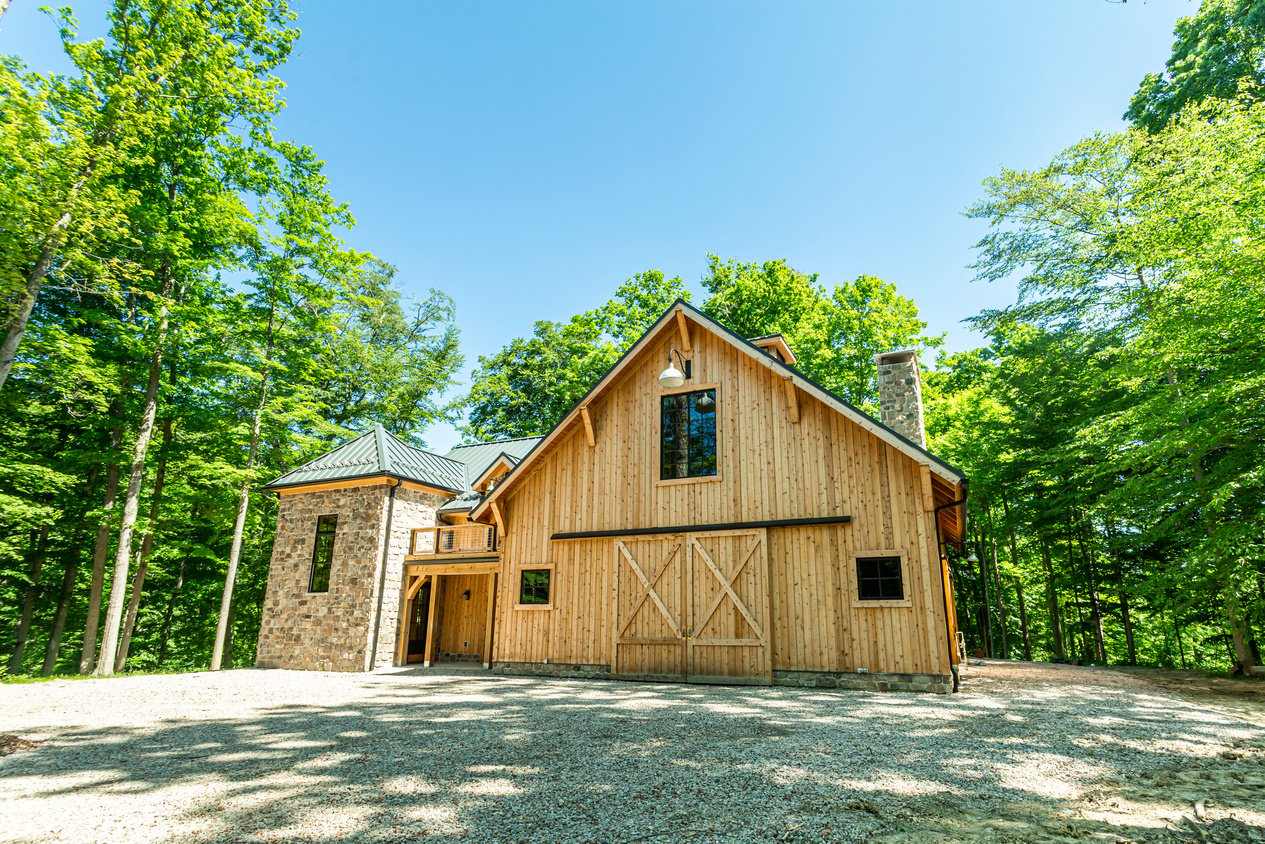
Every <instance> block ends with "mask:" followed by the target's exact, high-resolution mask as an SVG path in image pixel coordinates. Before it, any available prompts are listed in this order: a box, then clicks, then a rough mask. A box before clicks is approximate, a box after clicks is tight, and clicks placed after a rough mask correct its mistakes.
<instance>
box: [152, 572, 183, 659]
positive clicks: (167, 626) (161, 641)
mask: <svg viewBox="0 0 1265 844" xmlns="http://www.w3.org/2000/svg"><path fill="white" fill-rule="evenodd" d="M188 561H189V558H188V556H185V557H181V558H180V571H179V572H178V573H177V574H176V585H175V586H173V587H171V597H170V598H168V599H167V610H166V612H164V613H163V626H162V629H161V630H159V631H158V667H159V668H162V666H163V663H164V662H166V660H167V641H168V639H169V638H170V636H171V618H172V616H173V615H174V614H175V611H176V597H177V596H178V595H179V594H180V587H182V586H184V566H185V563H186V562H188Z"/></svg>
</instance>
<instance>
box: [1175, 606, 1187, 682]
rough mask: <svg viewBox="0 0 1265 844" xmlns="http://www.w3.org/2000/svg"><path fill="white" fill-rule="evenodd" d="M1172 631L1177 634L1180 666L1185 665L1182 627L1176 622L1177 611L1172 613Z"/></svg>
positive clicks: (1183, 666)
mask: <svg viewBox="0 0 1265 844" xmlns="http://www.w3.org/2000/svg"><path fill="white" fill-rule="evenodd" d="M1173 633H1174V635H1176V636H1177V656H1178V657H1179V658H1180V659H1181V661H1182V668H1183V669H1184V668H1185V667H1186V648H1185V646H1184V645H1182V627H1181V625H1180V624H1178V623H1177V613H1176V612H1174V613H1173Z"/></svg>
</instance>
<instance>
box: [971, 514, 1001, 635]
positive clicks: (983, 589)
mask: <svg viewBox="0 0 1265 844" xmlns="http://www.w3.org/2000/svg"><path fill="white" fill-rule="evenodd" d="M976 547H977V548H978V549H979V583H980V640H981V645H982V646H983V648H984V653H985V654H987V655H988V656H989V657H993V656H996V654H995V653H994V652H993V618H992V613H991V612H990V611H989V599H988V555H987V554H986V553H984V526H983V524H982V523H981V524H980V528H979V533H978V534H977V538H976Z"/></svg>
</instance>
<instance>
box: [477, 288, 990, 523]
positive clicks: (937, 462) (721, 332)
mask: <svg viewBox="0 0 1265 844" xmlns="http://www.w3.org/2000/svg"><path fill="white" fill-rule="evenodd" d="M678 311H680V312H683V313H684V314H685V315H686V316H688V317H689V318H690V319H691V320H692V321H693V322H695V323H697V324H698V325H700V326H702V327H703V328H705V329H707V330H709V331H711V332H712V333H713V334H716V335H718V336H719V337H721V338H722V339H724V340H727V341H728V342H729V343H730V345H732V346H733V347H734V348H736V349H738V350H739V351H740V352H742V353H744V354H746V355H747V356H749V357H751V358H752V359H753V360H755V361H757V362H759V363H760V364H761V365H763V366H766V367H768V368H769V369H771V370H773V371H774V372H775V373H777V374H780V375H782V376H783V377H786V378H790V379H791V380H792V382H793V383H794V384H795V386H796V387H798V388H799V389H801V390H803V391H804V392H806V393H808V394H809V395H810V396H813V397H814V398H816V399H817V400H818V401H820V402H822V403H823V404H825V405H826V406H827V407H830V408H833V409H834V410H836V411H838V412H839V413H841V414H843V415H844V416H845V417H847V418H848V419H849V420H851V421H852V422H855V423H856V424H857V425H859V426H860V427H861V428H863V429H865V430H866V431H868V432H869V433H871V434H873V435H875V436H876V437H878V438H879V439H880V440H882V441H884V442H885V443H887V444H888V445H890V446H892V447H893V448H895V449H896V450H897V451H900V452H902V453H903V454H905V455H907V456H908V457H910V458H911V459H913V460H914V461H915V462H917V463H921V464H925V465H926V466H927V467H928V468H929V469H930V470H931V472H932V473H933V474H935V475H938V476H939V477H941V478H943V479H944V480H946V481H948V482H949V483H950V484H954V485H956V484H958V483H961V482H962V481H964V480H965V479H966V475H965V474H964V473H963V472H962V471H961V470H960V469H956V468H954V467H953V466H950V465H949V464H948V463H946V462H944V461H943V460H941V459H940V458H938V457H936V456H935V455H933V454H932V453H931V452H929V451H927V450H926V449H925V448H923V447H922V446H919V445H918V444H916V443H914V442H911V441H910V440H907V439H906V438H905V437H903V436H901V435H900V434H898V433H896V432H895V431H893V430H892V429H891V428H889V427H887V426H886V425H884V424H883V423H882V422H880V421H878V420H877V419H875V418H874V417H872V416H870V415H869V414H868V413H865V412H864V411H862V410H861V409H860V408H858V407H856V406H854V405H852V404H850V403H849V402H847V401H845V400H844V399H842V398H840V397H839V396H837V395H835V394H834V393H832V392H830V390H827V389H826V388H825V387H823V386H821V385H820V384H818V383H817V382H816V381H814V380H812V379H811V378H809V377H808V376H807V375H805V374H804V373H802V372H800V371H799V370H798V369H795V368H794V367H792V366H789V365H788V364H785V363H783V362H782V361H780V360H778V359H777V358H776V357H775V356H773V355H771V354H769V353H768V352H766V351H765V350H764V349H762V348H760V347H759V346H757V345H755V344H754V343H752V342H751V341H749V340H747V339H745V338H743V337H740V336H739V335H738V334H736V333H735V332H734V331H732V330H730V329H729V328H727V327H726V326H724V325H721V324H720V323H719V322H716V321H715V320H714V319H712V318H711V317H709V316H707V315H706V314H704V313H703V312H702V311H700V310H699V309H698V308H695V307H694V306H693V305H691V304H690V303H688V302H686V301H685V300H684V299H677V300H676V301H675V302H673V303H672V304H671V305H670V306H669V307H668V309H667V310H666V311H664V312H663V315H662V316H660V317H659V319H657V320H655V323H654V325H652V326H650V328H648V329H647V330H646V332H645V333H644V334H642V335H641V337H640V338H638V340H637V342H636V343H633V344H632V346H631V347H630V348H629V349H628V351H626V352H624V353H623V354H622V355H621V356H620V358H619V360H617V361H616V362H615V365H614V366H612V367H611V368H610V369H608V370H607V371H606V374H605V375H603V376H602V377H601V378H600V379H598V382H597V383H596V384H594V385H593V387H592V389H590V390H589V391H588V392H587V393H585V394H584V397H583V398H582V399H580V400H579V401H578V402H577V403H576V404H575V406H574V407H573V408H571V410H570V411H569V412H568V413H567V415H566V416H564V417H562V420H561V421H560V422H558V424H557V425H554V426H553V428H552V429H551V430H550V431H549V433H548V434H546V435H545V436H544V437H541V438H539V440H538V442H537V443H536V444H535V445H534V446H533V447H532V449H531V450H530V451H529V452H528V453H527V454H526V456H525V457H524V458H523V459H522V460H521V461H520V462H519V464H518V465H517V466H515V467H514V468H513V469H512V470H510V473H509V474H508V475H507V476H506V477H505V479H504V480H503V481H501V483H500V484H498V485H497V487H496V489H494V490H492V491H491V492H490V493H488V494H487V495H485V496H484V497H483V500H482V501H480V502H479V503H478V504H477V505H476V506H475V507H474V509H473V510H472V511H471V513H470V517H471V518H472V519H478V518H479V517H480V516H482V515H483V513H484V512H485V511H486V510H487V508H488V507H489V505H490V504H491V503H492V502H493V501H495V500H496V499H498V498H499V497H500V496H501V495H503V494H504V493H505V491H506V490H508V489H510V488H511V487H512V486H514V485H515V483H516V482H517V480H518V479H519V478H521V477H523V476H524V475H525V474H526V472H527V469H528V467H530V466H531V465H532V464H533V463H534V462H535V461H536V460H537V459H538V458H539V457H540V456H541V455H542V454H543V453H544V452H545V450H546V449H547V448H548V447H549V444H550V443H552V442H553V441H554V440H556V439H557V438H558V437H559V436H560V435H561V434H562V432H563V431H565V430H566V429H567V428H569V427H570V426H571V424H572V423H573V422H575V421H576V420H577V419H579V417H580V409H581V408H582V407H584V406H585V405H587V404H589V403H590V402H591V401H593V399H595V398H596V397H597V396H598V394H600V393H601V392H602V391H603V390H605V389H606V388H607V387H608V386H609V385H610V384H611V383H612V382H614V380H615V379H616V378H617V377H618V376H619V373H620V371H621V370H622V369H623V367H624V364H625V363H627V362H628V361H630V360H632V359H633V358H635V357H637V355H639V354H640V353H641V352H642V351H643V350H644V349H645V348H646V347H647V346H648V345H650V343H651V342H653V340H654V339H655V338H656V337H657V336H658V335H659V333H660V332H661V331H662V330H663V329H664V328H665V327H666V326H667V325H668V323H669V322H671V321H672V319H673V318H674V316H675V314H676V313H677V312H678Z"/></svg>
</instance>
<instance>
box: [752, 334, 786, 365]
mask: <svg viewBox="0 0 1265 844" xmlns="http://www.w3.org/2000/svg"><path fill="white" fill-rule="evenodd" d="M748 342H750V343H751V344H752V345H753V346H756V347H758V348H760V349H762V350H763V351H764V352H765V353H767V354H770V355H772V356H773V357H775V358H777V359H778V360H780V361H781V362H782V363H791V364H793V363H795V354H794V353H793V352H792V351H791V347H790V346H788V345H787V344H786V338H785V337H783V336H782V335H781V334H766V335H765V336H763V337H752V338H751V339H750V341H748Z"/></svg>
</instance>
